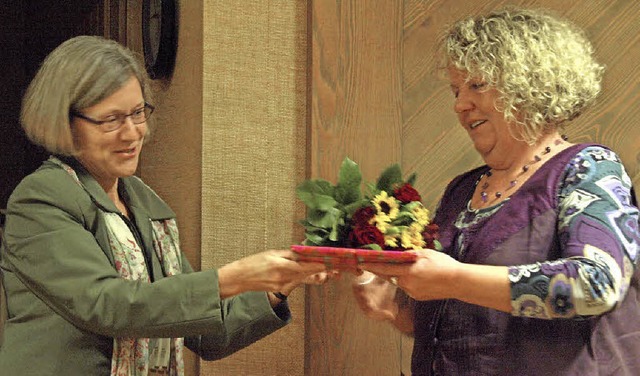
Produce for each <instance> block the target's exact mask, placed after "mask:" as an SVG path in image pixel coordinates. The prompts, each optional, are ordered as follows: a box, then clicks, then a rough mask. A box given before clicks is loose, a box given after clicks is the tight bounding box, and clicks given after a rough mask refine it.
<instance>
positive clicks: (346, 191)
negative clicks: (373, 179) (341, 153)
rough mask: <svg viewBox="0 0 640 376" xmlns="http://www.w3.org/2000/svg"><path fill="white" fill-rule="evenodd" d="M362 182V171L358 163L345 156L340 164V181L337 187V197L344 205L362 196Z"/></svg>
mask: <svg viewBox="0 0 640 376" xmlns="http://www.w3.org/2000/svg"><path fill="white" fill-rule="evenodd" d="M360 184H362V172H361V171H360V167H359V166H358V164H357V163H355V162H354V161H352V160H351V159H349V158H345V159H344V161H343V162H342V165H341V166H340V172H339V174H338V183H337V184H336V188H335V195H334V197H335V199H336V201H338V202H339V203H341V204H343V205H348V204H350V203H352V202H354V201H357V200H359V199H360V198H361V197H362V192H361V191H360Z"/></svg>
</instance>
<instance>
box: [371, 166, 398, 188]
mask: <svg viewBox="0 0 640 376" xmlns="http://www.w3.org/2000/svg"><path fill="white" fill-rule="evenodd" d="M402 182H403V180H402V170H401V169H400V165H399V164H397V163H396V164H393V165H391V166H389V167H387V168H386V169H385V170H384V171H382V174H380V177H379V178H378V183H377V184H376V188H378V189H379V190H382V191H387V192H392V191H393V187H394V185H396V184H399V183H402Z"/></svg>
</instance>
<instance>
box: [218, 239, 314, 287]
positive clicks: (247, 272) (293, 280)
mask: <svg viewBox="0 0 640 376" xmlns="http://www.w3.org/2000/svg"><path fill="white" fill-rule="evenodd" d="M296 260H297V255H296V254H295V253H294V252H293V251H289V250H271V251H264V252H260V253H256V254H254V255H251V256H247V257H244V258H242V259H239V260H236V261H233V262H232V263H230V264H227V265H225V266H223V267H221V268H220V269H219V270H218V277H219V278H218V279H219V281H218V283H219V285H220V296H221V297H222V298H225V297H228V296H232V295H237V294H239V293H242V292H245V291H281V292H283V293H285V294H288V293H289V292H290V291H291V290H292V289H293V288H295V286H298V285H299V284H301V283H303V282H304V281H305V280H307V279H308V281H310V282H320V281H324V280H325V279H326V277H325V276H322V275H317V274H318V273H321V272H326V267H325V265H324V264H321V263H312V262H298V261H296Z"/></svg>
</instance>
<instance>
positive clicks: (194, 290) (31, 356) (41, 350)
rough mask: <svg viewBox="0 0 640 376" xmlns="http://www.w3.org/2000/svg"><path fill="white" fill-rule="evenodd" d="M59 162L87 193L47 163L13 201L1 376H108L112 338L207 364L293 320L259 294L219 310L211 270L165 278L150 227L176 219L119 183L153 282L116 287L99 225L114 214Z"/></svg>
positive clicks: (132, 181)
mask: <svg viewBox="0 0 640 376" xmlns="http://www.w3.org/2000/svg"><path fill="white" fill-rule="evenodd" d="M65 162H66V163H68V164H70V165H72V166H73V167H74V169H75V170H76V172H77V174H78V178H79V179H80V181H81V182H82V183H83V184H84V186H85V187H86V189H87V190H86V191H85V190H84V189H83V188H82V187H81V186H79V185H78V184H77V183H76V182H75V181H74V180H73V179H72V178H71V176H70V175H69V174H68V173H67V172H66V171H64V170H63V169H62V168H60V167H59V166H58V165H56V164H54V163H52V162H50V161H47V162H45V163H44V164H43V165H42V167H40V169H38V170H37V171H36V172H34V173H33V174H31V175H29V176H27V177H26V178H25V179H24V180H23V181H22V182H21V183H20V185H19V186H18V187H17V188H16V189H15V191H14V192H13V194H12V195H11V197H10V199H9V203H8V207H7V220H6V226H5V232H4V240H5V241H4V242H3V246H2V248H1V249H0V271H1V272H2V273H1V275H2V278H3V283H4V287H5V289H6V294H7V309H8V320H7V322H6V323H5V327H4V338H3V341H2V342H1V343H2V346H1V347H0V373H1V374H2V375H12V376H14V375H15V376H18V375H20V376H22V375H25V376H27V375H71V376H73V375H109V372H110V367H111V353H112V347H113V338H114V337H139V338H147V337H148V338H163V337H185V344H186V345H187V347H188V348H190V349H191V350H192V351H194V352H195V353H196V354H198V355H200V356H201V357H202V358H203V359H206V360H214V359H220V358H223V357H225V356H227V355H229V354H231V353H233V352H235V351H237V350H239V349H241V348H243V347H246V346H247V345H249V344H251V343H253V342H255V341H256V340H258V339H260V338H262V337H264V336H266V335H268V334H270V333H272V332H273V331H275V330H277V329H279V328H281V327H282V326H284V325H285V324H286V323H287V322H288V321H289V320H290V312H289V309H288V307H287V306H286V304H281V305H279V306H277V307H276V311H277V314H276V312H274V310H273V309H272V308H271V306H270V305H269V302H268V299H267V297H266V294H265V293H263V292H250V293H245V294H241V295H238V296H236V297H234V298H231V299H225V300H221V299H220V294H219V290H218V272H217V270H207V271H201V272H193V270H192V269H191V267H190V266H189V263H188V262H187V260H186V258H185V257H184V255H183V256H182V257H183V265H185V267H184V270H183V273H184V274H180V275H177V276H173V277H170V278H164V276H163V274H162V268H161V266H160V263H159V261H158V259H157V257H156V255H155V252H153V248H152V246H151V244H152V243H151V241H152V233H151V221H154V220H162V219H168V218H173V217H175V214H174V212H173V211H172V210H171V209H170V208H169V207H168V206H167V205H166V204H165V203H164V202H163V201H162V200H161V199H160V198H159V197H158V196H157V195H156V194H155V193H154V192H153V191H152V190H151V189H150V188H149V187H147V186H146V185H145V184H144V183H143V182H142V181H141V180H140V179H138V178H136V177H130V178H124V179H120V180H121V189H123V191H122V192H123V193H125V197H124V198H125V201H126V202H127V204H128V207H129V210H130V211H131V212H132V214H133V216H134V218H135V222H136V225H137V227H138V229H139V231H140V234H141V237H142V243H143V244H142V247H143V249H144V250H145V251H146V252H147V255H148V257H150V258H151V260H152V274H153V280H154V282H153V283H143V282H138V281H129V280H124V279H122V278H120V277H119V275H118V273H117V271H116V269H115V267H114V262H113V257H112V255H111V250H110V248H109V245H108V238H107V232H106V225H105V223H104V221H103V216H102V215H100V212H101V210H104V211H111V212H117V209H116V207H115V205H114V204H113V202H112V201H111V200H110V199H109V198H108V197H107V195H106V193H105V191H104V190H103V189H102V188H101V187H100V186H99V185H98V183H97V182H96V181H95V180H94V179H93V178H92V177H91V175H90V174H89V173H87V172H86V170H84V169H83V168H82V167H81V166H80V165H79V164H78V163H77V162H74V161H73V160H65ZM150 274H151V273H150Z"/></svg>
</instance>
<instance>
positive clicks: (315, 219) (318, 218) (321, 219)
mask: <svg viewBox="0 0 640 376" xmlns="http://www.w3.org/2000/svg"><path fill="white" fill-rule="evenodd" d="M343 215H344V214H343V213H342V211H341V210H339V209H336V208H330V209H329V210H328V211H324V210H309V212H308V213H307V221H309V223H310V224H311V225H313V226H315V227H320V228H324V229H330V228H333V227H334V226H335V225H336V223H338V221H339V220H340V219H341V218H342V216H343Z"/></svg>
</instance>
